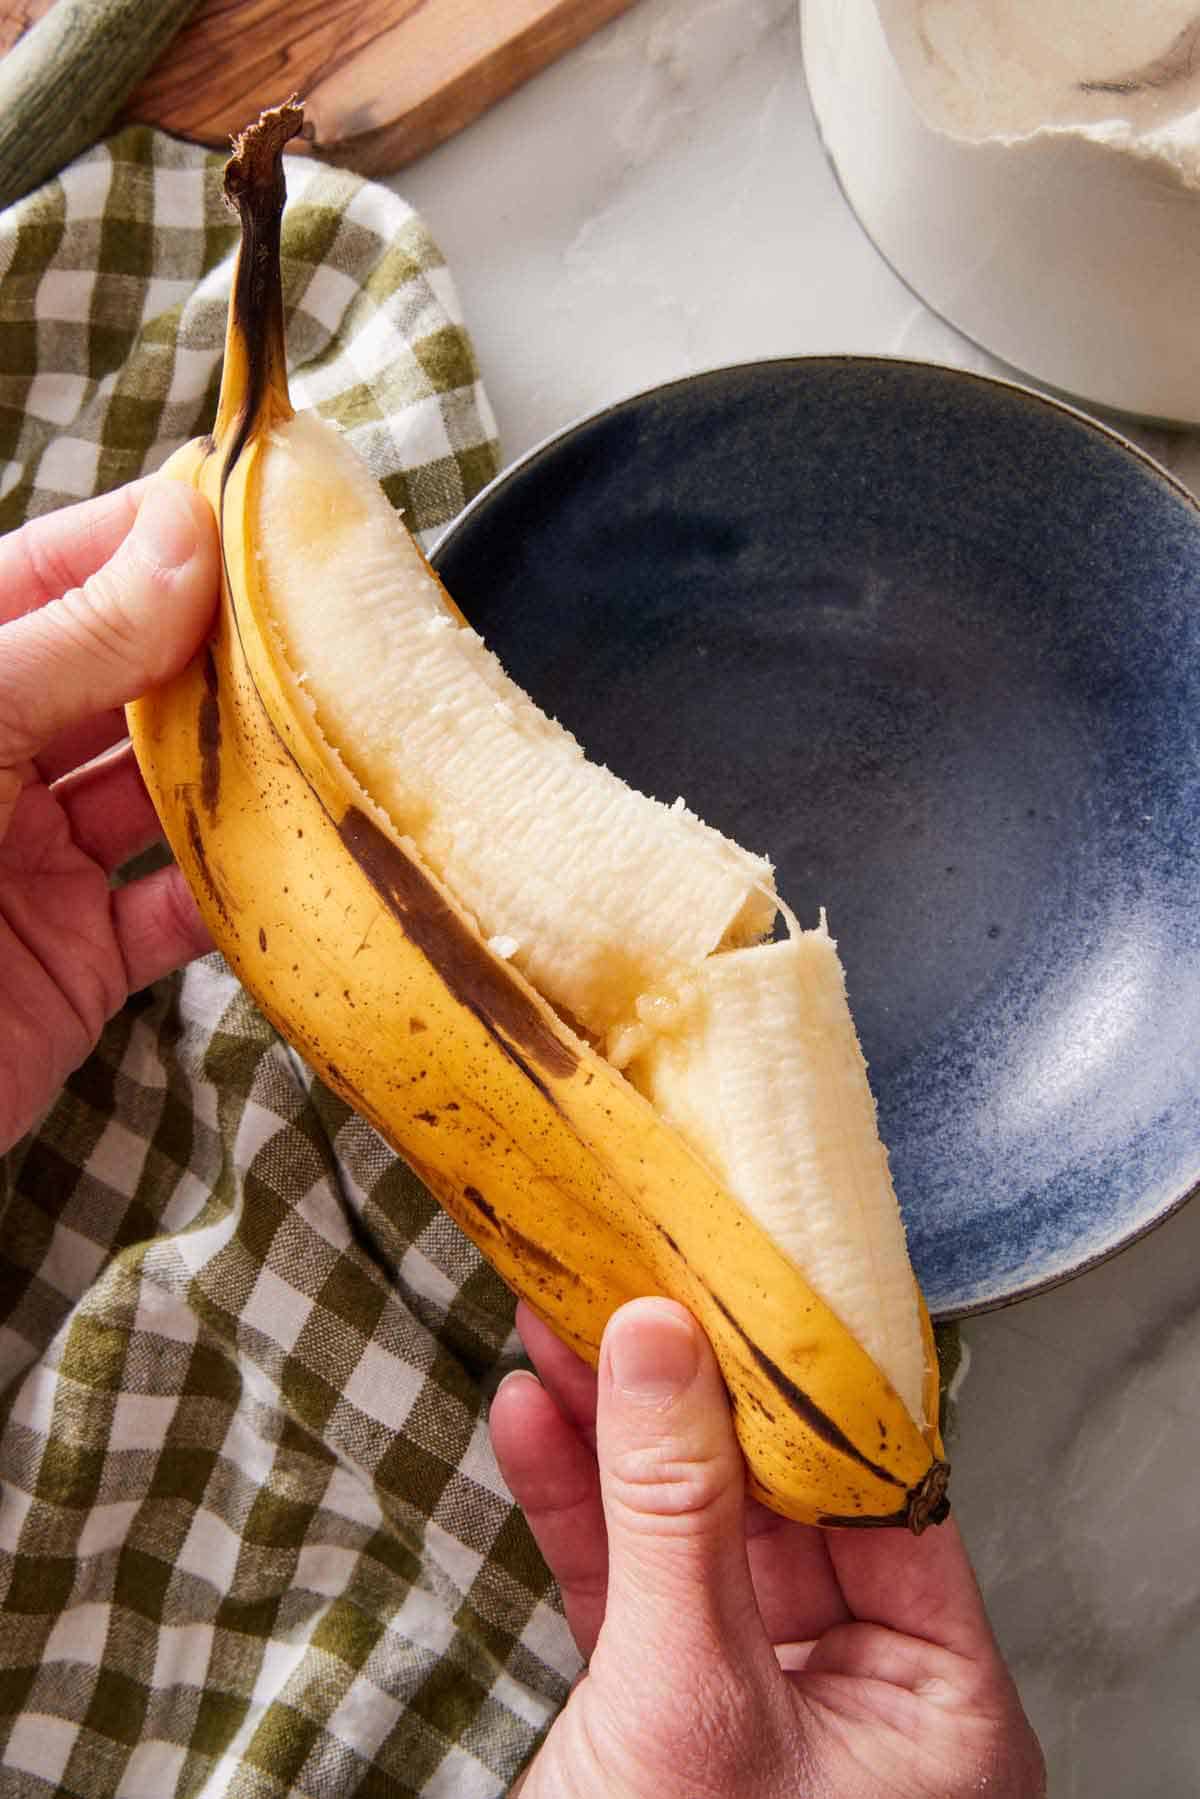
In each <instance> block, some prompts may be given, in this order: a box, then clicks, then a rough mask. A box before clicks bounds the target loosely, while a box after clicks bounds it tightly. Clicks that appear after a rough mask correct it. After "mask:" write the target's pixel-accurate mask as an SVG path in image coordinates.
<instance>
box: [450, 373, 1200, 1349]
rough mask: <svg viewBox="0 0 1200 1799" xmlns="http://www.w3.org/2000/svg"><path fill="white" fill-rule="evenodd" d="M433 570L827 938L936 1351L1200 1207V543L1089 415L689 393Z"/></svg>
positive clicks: (614, 753) (607, 429) (528, 478)
mask: <svg viewBox="0 0 1200 1799" xmlns="http://www.w3.org/2000/svg"><path fill="white" fill-rule="evenodd" d="M434 559H435V561H436V563H437V565H438V567H439V569H440V571H441V573H442V576H443V578H444V580H445V581H446V584H447V586H448V588H449V590H450V591H451V593H452V594H453V595H454V596H455V598H456V599H457V600H458V601H459V603H460V604H461V606H462V607H463V610H464V611H465V612H466V614H467V615H468V617H469V618H470V619H471V620H472V622H473V623H474V624H476V625H477V627H478V628H479V629H480V630H481V631H482V633H483V634H484V636H485V637H486V638H487V639H488V640H489V641H490V642H491V643H492V645H493V647H494V648H495V649H496V650H497V651H498V652H499V654H500V656H501V658H502V659H503V661H504V662H505V664H506V666H507V667H508V669H509V670H510V672H511V673H512V674H513V675H514V676H515V678H516V679H517V680H518V681H519V682H520V683H521V685H522V686H524V687H525V688H527V689H528V690H529V692H530V693H532V694H533V695H535V696H536V698H537V699H538V700H539V702H540V703H541V705H542V706H543V707H544V708H545V709H546V710H548V711H550V712H552V713H553V714H555V715H556V716H557V717H559V718H560V719H561V720H562V721H563V722H564V723H565V724H567V725H568V726H570V728H571V729H572V730H573V731H574V732H575V733H576V734H577V736H579V737H580V739H581V740H582V741H583V743H584V744H585V745H586V746H587V748H588V751H589V753H590V754H591V755H592V756H593V757H595V758H597V759H600V760H603V761H605V762H607V763H608V764H609V765H610V766H611V767H612V768H614V769H616V770H617V771H618V772H619V773H620V774H621V775H623V776H624V777H625V778H626V779H627V780H629V781H631V782H634V783H636V784H637V785H638V786H640V787H642V788H645V789H647V790H648V791H650V792H652V793H656V794H658V795H659V796H660V797H662V798H664V799H666V800H671V799H673V798H674V797H675V795H676V794H677V793H683V794H685V795H686V796H687V798H688V800H689V802H690V803H691V804H692V805H693V806H694V807H695V808H696V809H697V810H698V811H700V812H701V813H702V814H703V815H704V816H705V817H707V818H708V819H709V821H710V822H711V823H713V824H715V825H717V826H719V827H720V828H721V829H722V830H724V831H727V832H729V833H731V834H732V835H733V836H735V837H736V838H738V839H739V840H740V841H741V842H743V843H745V844H746V845H747V846H748V847H751V848H754V849H762V850H765V851H767V852H768V853H770V854H771V855H772V857H773V858H774V860H775V863H776V866H777V870H778V880H779V888H780V891H781V893H783V895H784V896H785V898H787V899H788V900H789V901H790V903H791V905H792V906H793V907H794V908H795V910H796V911H797V912H798V913H799V914H800V916H801V919H802V921H804V922H806V923H815V922H816V918H817V911H818V908H819V907H821V906H824V907H826V908H827V911H828V915H829V922H830V927H831V929H832V930H833V932H834V935H835V936H836V937H837V939H838V942H839V945H840V947H841V951H842V955H843V959H844V961H845V964H846V968H847V974H848V979H849V985H850V995H851V1001H852V1004H853V1008H854V1013H855V1017H856V1020H857V1022H858V1026H859V1030H860V1034H861V1037H862V1041H863V1047H864V1049H865V1051H866V1055H867V1058H868V1061H869V1062H870V1064H871V1073H872V1079H873V1083H874V1086H875V1090H876V1093H877V1096H878V1099H879V1109H880V1120H881V1127H882V1130H883V1134H884V1137H885V1140H886V1141H887V1142H888V1144H889V1146H890V1149H891V1155H892V1165H893V1169H894V1173H895V1178H896V1187H897V1191H898V1193H899V1195H900V1200H901V1204H902V1206H903V1208H904V1212H905V1216H906V1219H907V1223H908V1230H909V1240H910V1244H911V1248H912V1252H913V1259H914V1262H915V1264H916V1267H917V1270H918V1273H919V1275H920V1277H921V1280H922V1282H923V1284H924V1287H925V1290H926V1294H927V1296H928V1299H929V1303H930V1306H931V1309H932V1310H933V1311H934V1312H935V1314H937V1315H939V1316H943V1317H945V1316H950V1315H955V1314H961V1313H964V1312H967V1311H970V1310H974V1309H982V1308H986V1307H990V1306H993V1305H996V1304H999V1303H1002V1302H1004V1301H1006V1300H1010V1299H1013V1298H1015V1297H1017V1296H1020V1295H1022V1294H1026V1293H1029V1292H1031V1291H1034V1290H1036V1289H1038V1288H1041V1287H1043V1286H1046V1285H1048V1284H1050V1283H1052V1282H1054V1281H1057V1280H1061V1279H1063V1278H1065V1277H1066V1276H1068V1275H1070V1274H1073V1273H1077V1272H1079V1271H1080V1270H1081V1269H1082V1268H1085V1267H1086V1266H1088V1265H1089V1264H1090V1263H1092V1262H1094V1261H1095V1260H1097V1259H1098V1258H1100V1257H1102V1256H1104V1255H1107V1254H1109V1253H1111V1252H1112V1251H1113V1250H1115V1249H1117V1248H1119V1247H1120V1246H1121V1245H1123V1244H1125V1243H1127V1242H1128V1241H1130V1240H1131V1239H1132V1238H1133V1237H1135V1236H1137V1235H1139V1234H1140V1233H1141V1232H1143V1231H1144V1230H1146V1229H1147V1228H1148V1227H1149V1226H1150V1225H1152V1224H1153V1223H1155V1222H1156V1221H1158V1220H1159V1219H1161V1218H1162V1217H1163V1216H1165V1214H1166V1213H1167V1212H1169V1211H1170V1210H1171V1209H1172V1208H1173V1207H1174V1206H1175V1205H1177V1204H1178V1203H1179V1202H1180V1201H1181V1200H1182V1199H1184V1198H1185V1197H1186V1196H1187V1195H1188V1194H1189V1193H1190V1192H1191V1190H1192V1189H1193V1188H1194V1187H1195V1186H1196V1185H1197V1182H1198V1180H1200V1032H1198V1031H1197V1028H1196V1027H1197V1011H1198V1007H1200V852H1198V847H1197V821H1198V819H1200V511H1198V509H1197V507H1196V506H1195V505H1194V503H1193V502H1192V501H1191V500H1190V499H1189V498H1188V497H1187V496H1186V495H1185V494H1184V493H1183V491H1182V490H1181V489H1180V488H1179V487H1177V486H1176V485H1175V484H1174V483H1173V482H1172V481H1171V480H1170V479H1169V477H1167V476H1166V475H1165V474H1164V473H1163V472H1162V471H1161V470H1159V469H1158V468H1156V467H1155V466H1154V465H1153V464H1152V463H1150V462H1149V461H1147V460H1146V459H1145V458H1143V457H1141V456H1140V455H1139V454H1137V453H1136V452H1134V451H1132V450H1131V449H1130V447H1129V446H1128V445H1126V444H1124V443H1123V442H1122V441H1121V440H1119V439H1118V438H1116V437H1115V436H1113V435H1112V434H1110V433H1109V432H1107V431H1106V430H1104V429H1103V428H1101V427H1099V426H1098V425H1095V424H1093V423H1091V422H1090V421H1088V420H1086V419H1084V418H1083V417H1081V416H1080V415H1079V414H1077V413H1074V412H1071V411H1069V410H1068V409H1066V408H1064V407H1062V406H1060V405H1058V404H1056V403H1054V402H1052V401H1049V400H1045V399H1042V398H1040V397H1038V396H1036V395H1034V394H1031V393H1029V392H1026V391H1024V390H1022V389H1019V388H1016V387H1012V386H1008V385H1005V384H1002V383H998V382H992V381H988V380H984V379H980V378H977V377H974V376H968V375H964V374H961V373H959V372H956V371H950V370H946V369H940V368H936V367H932V366H929V365H925V364H911V363H903V362H893V361H889V360H882V359H874V358H854V357H836V358H804V359H797V360H793V361H780V362H770V363H765V364H753V365H749V366H745V367H739V368H732V369H728V370H722V371H718V372H716V373H713V374H707V375H703V376H699V377H696V378H694V379H689V380H685V381H681V382H678V383H675V384H673V385H671V386H668V387H665V388H662V389H659V390H656V391H654V392H651V393H648V394H645V395H643V396H641V397H639V398H636V399H633V400H630V401H628V402H626V403H624V404H622V405H619V406H616V407H614V408H612V409H611V410H608V411H606V412H604V413H602V414H600V415H599V416H597V417H596V418H594V419H592V420H589V421H587V422H585V423H584V424H581V425H579V426H577V427H575V428H573V429H571V430H570V431H568V432H566V433H565V434H564V435H563V436H561V437H559V438H557V439H556V440H554V441H553V442H551V443H550V444H549V445H548V446H546V447H545V448H543V449H541V450H539V451H537V452H535V453H534V454H533V455H531V456H530V457H528V458H527V459H526V460H524V461H523V462H521V463H520V464H518V465H517V466H516V467H515V468H514V469H512V470H511V471H510V472H508V473H507V474H505V475H504V476H502V477H501V478H500V480H499V481H498V482H496V483H494V484H493V485H492V487H491V488H489V489H488V491H487V492H486V493H485V494H484V495H483V496H481V498H480V500H478V501H477V502H476V503H475V505H474V506H473V507H472V508H471V509H469V510H468V512H467V513H466V514H465V515H464V516H463V518H462V519H461V520H460V521H459V522H458V523H457V524H456V525H455V526H454V527H453V529H452V530H451V531H450V532H449V533H448V535H447V536H446V537H445V538H444V539H443V541H442V543H441V544H440V545H439V546H438V549H437V552H436V554H435V558H434Z"/></svg>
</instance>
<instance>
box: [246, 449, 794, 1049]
mask: <svg viewBox="0 0 1200 1799" xmlns="http://www.w3.org/2000/svg"><path fill="white" fill-rule="evenodd" d="M260 463H261V472H260V475H259V480H260V482H261V487H260V493H259V499H260V518H261V537H260V540H259V544H258V550H259V557H260V563H261V569H262V576H263V586H264V590H265V592H266V593H267V594H268V595H269V596H270V602H271V605H272V609H273V611H274V614H275V618H276V623H277V626H278V629H279V633H280V643H281V647H282V649H283V653H284V656H285V659H286V661H287V663H288V665H289V667H290V668H291V670H292V671H293V674H294V675H295V677H296V678H297V679H298V681H299V682H300V684H301V688H302V691H303V693H304V695H305V696H306V698H307V702H308V704H309V705H310V706H311V707H312V708H313V711H314V713H315V717H316V721H317V724H318V726H319V728H320V729H321V731H322V732H323V734H324V736H325V737H326V739H327V740H328V741H329V742H330V743H335V744H339V745H343V746H346V745H353V750H352V751H350V750H344V752H343V753H344V754H345V756H346V759H347V761H348V763H349V765H350V769H351V773H352V774H354V776H355V777H356V778H357V780H358V781H359V782H360V783H361V785H362V787H363V788H364V789H365V790H366V791H367V792H368V793H370V794H371V795H372V797H373V798H374V799H375V801H376V802H377V804H379V805H380V806H382V807H383V809H384V810H385V811H386V812H387V813H388V814H389V816H390V817H391V819H392V821H393V822H394V823H395V824H396V825H397V826H398V827H399V829H400V830H401V831H403V832H404V833H405V834H406V835H407V836H409V837H411V838H412V840H413V841H414V842H415V843H416V844H417V845H418V846H419V848H420V851H421V854H422V856H423V857H424V858H425V860H426V861H427V862H428V863H429V864H430V865H431V866H432V867H433V868H434V870H435V871H436V872H437V873H438V874H439V875H440V876H441V877H442V879H444V880H445V881H446V883H447V885H448V886H449V887H451V888H452V889H453V890H454V892H455V894H456V896H457V898H458V899H459V901H460V903H461V904H462V905H463V906H465V907H466V909H467V910H468V911H469V912H470V913H471V914H472V915H473V916H474V918H475V919H476V921H477V923H478V925H479V929H480V931H481V933H482V935H483V936H484V937H485V938H487V939H499V940H501V941H503V942H505V943H507V944H510V945H512V946H513V947H512V952H511V953H512V960H513V962H514V964H515V965H516V966H517V967H518V968H520V969H521V971H522V973H523V974H524V975H525V976H526V977H527V978H528V979H529V980H530V981H532V982H533V984H534V986H535V987H537V989H538V990H539V992H541V993H543V994H545V995H546V997H547V998H548V999H549V1000H550V1001H551V1002H552V1004H554V1005H555V1006H557V1007H558V1008H559V1009H560V1011H562V1012H563V1013H565V1014H566V1015H567V1016H568V1017H570V1018H571V1019H573V1020H574V1021H576V1022H577V1024H579V1025H581V1026H582V1027H583V1028H584V1029H585V1030H586V1031H587V1032H589V1033H590V1034H592V1035H595V1036H599V1035H602V1034H603V1033H604V1032H606V1031H607V1030H609V1029H610V1028H611V1027H612V1026H613V1025H615V1024H616V1023H618V1022H619V1021H620V1020H622V1019H623V1018H626V1017H628V1016H629V1015H630V1014H631V1013H632V1010H633V1007H634V1003H635V1001H636V999H637V996H638V995H639V994H640V993H643V992H645V991H646V989H647V988H650V987H653V986H656V985H657V984H658V983H659V982H661V981H662V980H664V979H665V978H667V977H668V976H670V975H671V974H673V973H679V972H683V971H685V970H686V969H688V968H690V967H692V966H694V964H695V963H697V962H699V961H700V960H702V959H703V958H704V957H705V956H706V955H708V954H709V952H710V951H712V950H715V949H716V948H717V947H718V946H719V945H721V944H725V943H734V944H739V943H747V942H753V941H754V940H756V939H757V938H759V937H761V936H762V935H763V934H764V932H765V931H767V930H769V929H770V926H771V922H772V920H773V918H774V915H775V900H774V896H773V894H772V893H771V892H770V888H769V883H770V880H771V869H770V865H769V863H767V862H765V861H764V860H763V859H762V858H761V857H757V856H752V855H750V854H748V853H747V852H746V851H745V850H742V849H740V848H739V847H738V846H737V845H736V844H734V843H731V842H730V841H729V840H728V839H727V838H725V837H723V836H721V835H720V833H719V832H717V831H715V830H712V829H711V828H710V827H709V826H707V825H705V824H702V823H701V821H700V820H699V819H697V818H695V817H694V816H693V815H692V814H691V813H689V812H687V811H686V810H685V809H683V808H682V807H676V808H672V807H669V806H666V805H663V804H662V803H660V802H659V801H656V800H653V799H649V798H647V797H646V796H645V795H644V794H641V793H637V792H635V791H634V790H633V789H632V788H630V787H628V786H626V784H625V783H624V782H623V781H621V780H620V779H619V778H618V777H617V776H616V775H614V774H612V773H610V772H609V770H608V769H605V768H601V767H599V766H598V765H597V764H595V763H592V762H589V761H588V760H587V759H586V758H585V756H584V754H583V751H582V750H581V748H580V747H579V745H578V743H577V742H576V741H575V739H574V738H573V737H572V736H571V735H570V733H569V732H568V731H566V730H564V729H563V727H562V726H560V725H558V724H556V723H554V722H553V721H552V720H551V719H548V718H547V717H546V716H545V715H544V714H543V713H542V712H540V711H539V710H538V708H537V707H536V706H535V705H534V704H533V702H532V701H531V700H530V699H529V698H528V697H527V696H526V695H525V694H524V693H523V692H522V691H521V689H520V688H519V687H518V686H517V685H516V684H515V683H514V682H513V681H511V680H510V679H509V677H508V676H507V675H506V674H505V672H504V670H503V669H502V668H501V666H500V664H499V662H498V661H497V660H496V658H495V657H494V656H493V655H492V653H491V652H490V651H489V650H488V649H487V648H486V647H485V646H484V644H483V642H482V641H481V639H480V638H479V636H478V635H477V633H476V632H474V631H472V630H471V629H469V627H467V626H466V625H465V624H464V623H463V622H462V621H461V620H460V619H459V618H458V617H456V616H455V614H454V613H453V612H451V610H450V609H449V607H448V606H447V605H446V603H445V599H444V596H443V592H442V589H441V587H440V584H439V583H438V582H437V581H436V580H435V578H434V577H433V575H432V574H431V573H430V571H429V569H428V567H427V565H426V563H425V561H424V558H423V557H422V556H421V553H420V551H419V549H418V548H417V546H416V544H415V543H414V542H413V540H412V538H411V537H410V535H409V533H408V532H407V531H406V530H405V529H404V527H403V525H402V524H401V522H400V520H399V519H398V518H397V516H396V514H395V513H394V512H393V510H392V508H391V506H390V504H389V502H388V500H387V496H386V495H385V494H384V493H383V490H382V489H381V488H380V487H379V485H378V484H377V483H376V482H375V480H374V479H373V478H372V477H371V475H370V473H369V471H368V470H367V468H366V467H365V466H364V464H363V463H362V462H361V460H360V459H359V457H358V456H357V455H356V454H355V452H354V451H353V450H352V449H351V448H350V446H349V445H348V444H347V443H346V442H345V440H344V439H343V438H341V437H340V436H339V435H338V433H337V432H336V431H335V430H333V429H332V428H331V427H329V426H327V425H325V424H324V423H323V422H322V421H321V420H320V419H318V418H317V417H316V416H315V415H314V414H311V413H298V414H297V415H296V416H295V418H293V419H290V420H288V421H287V423H285V424H282V425H278V426H276V427H275V429H274V430H273V431H272V433H271V435H270V438H269V439H268V441H267V442H266V443H265V444H264V445H263V448H262V451H261V454H260Z"/></svg>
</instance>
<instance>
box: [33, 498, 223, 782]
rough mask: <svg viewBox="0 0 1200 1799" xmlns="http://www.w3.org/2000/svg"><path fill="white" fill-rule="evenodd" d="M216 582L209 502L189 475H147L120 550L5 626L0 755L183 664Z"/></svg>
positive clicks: (41, 741) (38, 743) (36, 743)
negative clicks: (186, 478) (185, 479)
mask: <svg viewBox="0 0 1200 1799" xmlns="http://www.w3.org/2000/svg"><path fill="white" fill-rule="evenodd" d="M217 587H218V550H217V533H216V524H215V521H214V519H213V515H212V509H211V507H210V506H209V505H208V502H207V501H206V500H204V499H203V498H202V497H201V495H199V494H198V493H196V491H195V490H194V489H193V488H191V487H188V486H187V485H186V484H185V483H184V482H181V481H173V480H169V479H168V480H161V481H152V482H150V483H149V484H148V485H147V487H146V490H145V493H144V495H143V497H142V501H141V504H140V506H139V507H138V511H137V516H136V518H135V519H134V522H133V525H132V526H131V528H130V530H129V533H128V535H127V536H126V537H125V538H124V540H123V542H122V543H121V545H120V547H119V548H118V549H117V551H116V553H115V554H114V555H113V556H112V557H111V558H110V559H109V561H108V562H106V563H105V564H104V566H103V567H102V568H99V569H97V570H96V572H95V573H94V574H92V575H89V576H88V579H87V580H86V581H85V582H84V584H83V586H82V587H76V588H73V589H72V590H71V591H70V592H69V593H66V594H64V595H63V596H62V598H61V599H57V600H51V601H50V602H49V604H48V605H46V606H42V607H40V608H39V609H38V610H37V611H35V612H28V613H26V614H25V615H24V616H23V617H21V618H17V619H14V620H13V621H12V623H11V624H8V625H6V626H5V627H4V634H3V646H4V654H3V657H0V764H3V765H5V766H12V765H13V764H15V763H19V762H23V761H25V760H27V759H28V758H29V757H30V756H34V755H36V754H37V752H38V751H39V750H41V749H42V748H44V747H45V745H46V744H47V743H49V742H50V741H51V739H52V738H54V737H55V736H57V735H58V733H59V732H60V731H62V730H64V729H66V727H67V726H69V725H73V724H76V723H78V722H80V721H81V720H83V719H86V718H88V717H90V716H91V715H92V714H93V713H96V712H103V711H105V710H107V709H109V708H112V707H116V706H121V705H123V704H124V703H125V701H126V700H131V699H136V698H137V697H138V695H139V694H141V693H144V692H145V691H146V689H147V688H149V687H153V686H154V685H155V684H156V683H157V682H159V681H162V680H165V679H166V678H167V677H168V676H169V675H172V674H175V673H176V672H177V671H178V670H179V669H180V668H182V667H183V665H184V663H185V662H186V661H187V659H188V657H189V656H190V655H191V654H192V652H193V651H194V650H195V649H196V647H197V645H198V644H199V642H200V640H201V638H202V637H203V635H204V630H205V627H206V626H207V624H208V622H209V619H210V618H211V616H212V612H213V607H214V605H215V602H216V597H217Z"/></svg>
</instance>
